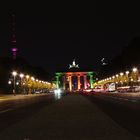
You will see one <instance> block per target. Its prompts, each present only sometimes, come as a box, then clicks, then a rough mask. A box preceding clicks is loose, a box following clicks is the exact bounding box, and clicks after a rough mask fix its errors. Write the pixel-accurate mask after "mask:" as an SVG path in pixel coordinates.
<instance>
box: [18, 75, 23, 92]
mask: <svg viewBox="0 0 140 140" xmlns="http://www.w3.org/2000/svg"><path fill="white" fill-rule="evenodd" d="M19 77H20V79H21V92H22V86H23V77H24V74H23V73H21V74H20V75H19ZM23 92H24V91H23Z"/></svg>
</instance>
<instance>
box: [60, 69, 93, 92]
mask: <svg viewBox="0 0 140 140" xmlns="http://www.w3.org/2000/svg"><path fill="white" fill-rule="evenodd" d="M92 74H93V73H91V72H90V74H89V72H64V73H63V74H62V75H63V78H62V82H63V89H64V90H67V89H68V90H69V91H73V90H81V89H83V88H84V89H87V88H89V86H88V83H89V84H90V88H93V75H92ZM73 77H75V78H76V81H77V82H76V83H77V84H76V85H77V86H76V89H74V87H73V86H74V83H73ZM87 77H89V80H88V79H87ZM81 78H83V83H81ZM88 81H89V82H88ZM82 84H83V87H81V85H82ZM66 85H68V88H67V86H66Z"/></svg>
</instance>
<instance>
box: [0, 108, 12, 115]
mask: <svg viewBox="0 0 140 140" xmlns="http://www.w3.org/2000/svg"><path fill="white" fill-rule="evenodd" d="M11 110H14V109H6V110H3V111H0V114H2V113H5V112H8V111H11Z"/></svg>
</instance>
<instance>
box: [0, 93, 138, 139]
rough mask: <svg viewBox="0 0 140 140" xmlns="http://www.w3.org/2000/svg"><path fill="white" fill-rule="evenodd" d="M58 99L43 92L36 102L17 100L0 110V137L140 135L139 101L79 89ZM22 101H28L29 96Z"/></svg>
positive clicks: (124, 137) (117, 137) (135, 137)
mask: <svg viewBox="0 0 140 140" xmlns="http://www.w3.org/2000/svg"><path fill="white" fill-rule="evenodd" d="M34 99H35V98H34ZM34 99H33V100H34ZM36 99H37V98H36ZM36 99H35V100H36ZM59 99H60V100H57V101H56V100H55V98H54V97H53V98H52V96H43V98H42V97H38V99H37V100H36V101H33V102H32V101H31V99H30V100H29V102H30V103H29V104H27V105H25V106H22V105H21V106H20V105H19V104H20V103H18V104H17V103H15V104H16V105H15V106H17V105H19V106H20V107H15V108H14V109H13V108H12V110H11V111H6V112H2V113H1V114H0V124H1V125H0V139H2V140H9V139H11V140H12V139H14V140H46V139H51V140H67V139H68V140H78V139H80V140H92V139H94V140H112V139H113V140H139V139H140V137H139V132H140V129H139V124H140V123H139V122H140V121H139V117H140V116H139V115H140V114H139V107H138V106H139V103H138V104H135V105H134V104H131V103H132V102H129V101H127V102H125V103H124V102H122V100H121V101H120V100H119V99H116V98H113V100H112V98H111V97H109V96H104V95H92V96H83V95H79V94H76V93H74V94H69V95H67V96H64V97H63V98H60V97H59ZM17 102H18V101H17ZM23 102H25V104H26V103H27V100H25V101H23ZM13 104H14V103H13ZM23 104H24V103H23Z"/></svg>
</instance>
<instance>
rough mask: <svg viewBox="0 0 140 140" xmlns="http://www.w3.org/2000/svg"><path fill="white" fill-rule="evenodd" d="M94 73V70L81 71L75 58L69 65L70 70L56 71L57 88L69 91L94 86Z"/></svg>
mask: <svg viewBox="0 0 140 140" xmlns="http://www.w3.org/2000/svg"><path fill="white" fill-rule="evenodd" d="M94 75H95V73H94V72H81V71H80V69H79V65H77V64H76V63H75V60H74V61H73V62H72V65H69V71H68V72H57V73H55V79H56V88H63V89H64V90H69V91H73V90H81V89H87V88H93V77H94ZM94 78H95V77H94ZM61 81H62V83H61Z"/></svg>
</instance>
